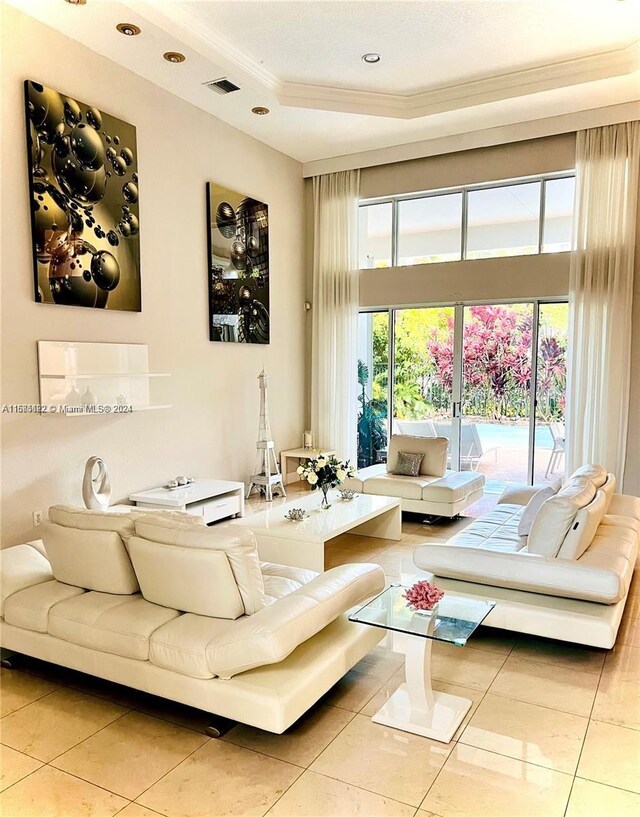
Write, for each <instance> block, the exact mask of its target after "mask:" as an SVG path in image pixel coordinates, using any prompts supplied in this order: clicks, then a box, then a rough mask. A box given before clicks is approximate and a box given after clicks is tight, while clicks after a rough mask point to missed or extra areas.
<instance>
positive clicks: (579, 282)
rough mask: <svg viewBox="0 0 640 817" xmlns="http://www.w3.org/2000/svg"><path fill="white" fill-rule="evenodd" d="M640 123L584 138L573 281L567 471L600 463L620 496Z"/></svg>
mask: <svg viewBox="0 0 640 817" xmlns="http://www.w3.org/2000/svg"><path fill="white" fill-rule="evenodd" d="M639 163H640V122H624V123H622V124H619V125H609V126H607V127H602V128H592V129H590V130H585V131H580V132H579V133H578V135H577V144H576V208H575V217H574V219H575V220H574V252H573V254H572V258H571V267H570V279H569V316H570V317H569V359H568V383H567V469H568V472H569V473H571V472H572V471H573V470H574V469H575V468H577V467H579V466H580V465H584V464H586V463H599V464H601V465H603V466H604V467H605V468H607V469H608V470H609V471H612V472H613V473H614V474H615V475H616V477H617V479H618V485H619V490H620V489H621V484H622V480H623V476H624V467H625V459H626V445H627V427H628V416H629V383H630V378H631V309H632V299H633V268H634V253H635V238H636V211H637V200H638V166H639Z"/></svg>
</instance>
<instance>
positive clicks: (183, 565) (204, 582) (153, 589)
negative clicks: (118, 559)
mask: <svg viewBox="0 0 640 817" xmlns="http://www.w3.org/2000/svg"><path fill="white" fill-rule="evenodd" d="M129 549H130V551H131V559H132V561H133V564H134V566H135V569H136V574H137V576H138V579H139V581H140V588H141V590H142V595H143V596H144V597H145V599H147V600H148V601H151V602H154V603H155V604H162V605H164V606H165V607H173V608H175V609H176V610H180V611H182V612H185V613H196V614H198V615H203V616H213V617H215V618H229V619H235V618H238V617H239V616H242V615H244V605H243V603H242V597H241V595H240V591H239V590H238V586H237V584H236V580H235V578H234V575H233V571H232V570H231V565H230V564H229V559H228V558H227V554H226V553H225V551H224V550H211V549H207V548H195V547H179V546H177V545H164V544H160V543H159V542H152V541H149V540H148V539H142V538H141V537H139V536H134V537H133V538H132V539H131V541H130V542H129Z"/></svg>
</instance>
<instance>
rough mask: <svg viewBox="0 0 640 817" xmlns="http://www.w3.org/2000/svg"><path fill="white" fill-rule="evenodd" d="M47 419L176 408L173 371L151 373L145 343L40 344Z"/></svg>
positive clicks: (43, 397)
mask: <svg viewBox="0 0 640 817" xmlns="http://www.w3.org/2000/svg"><path fill="white" fill-rule="evenodd" d="M38 371H39V380H40V403H41V405H42V406H45V407H47V408H48V410H47V411H46V412H44V413H46V414H63V415H66V416H70V417H77V416H83V415H86V414H106V415H108V414H128V413H129V412H131V411H151V410H153V409H163V408H171V404H170V402H169V401H168V386H167V383H168V380H167V379H168V378H169V377H171V375H170V374H169V373H168V372H150V371H149V347H148V346H147V345H146V344H145V343H76V342H70V341H49V340H41V341H38Z"/></svg>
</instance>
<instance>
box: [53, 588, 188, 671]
mask: <svg viewBox="0 0 640 817" xmlns="http://www.w3.org/2000/svg"><path fill="white" fill-rule="evenodd" d="M178 615H179V613H178V612H177V611H176V610H169V609H168V608H166V607H160V606H159V605H157V604H151V603H150V602H148V601H145V600H144V599H143V598H142V596H141V595H140V594H139V593H136V594H134V595H130V596H122V595H114V594H111V593H95V592H91V593H83V594H82V595H81V596H76V597H75V598H72V599H67V600H66V601H61V602H60V603H59V604H56V605H55V606H54V607H52V608H51V610H50V612H49V634H50V635H53V636H55V637H56V638H61V639H62V640H63V641H69V642H71V643H72V644H78V645H80V646H81V647H88V648H89V649H93V650H99V651H100V652H108V653H112V654H113V655H122V656H123V657H125V658H136V659H138V660H139V661H147V660H148V658H149V638H150V637H151V635H152V633H154V632H155V631H156V630H157V629H158V627H162V625H163V624H166V623H167V622H168V621H171V619H174V618H177V616H178Z"/></svg>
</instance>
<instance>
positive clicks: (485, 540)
mask: <svg viewBox="0 0 640 817" xmlns="http://www.w3.org/2000/svg"><path fill="white" fill-rule="evenodd" d="M522 512H523V508H522V505H508V504H503V505H496V507H495V508H494V509H493V510H492V511H490V512H489V513H487V514H485V515H484V516H482V517H480V519H476V520H475V521H473V522H472V523H471V524H470V525H467V527H466V528H463V529H462V530H461V531H460V533H457V534H456V535H455V536H454V537H453V538H452V539H451V543H452V544H453V545H459V546H462V547H465V548H480V549H484V550H495V551H498V552H501V553H518V552H519V551H521V550H523V549H524V548H526V544H527V540H526V538H525V537H524V536H520V535H519V533H518V525H519V522H520V517H521V515H522ZM416 564H417V562H416Z"/></svg>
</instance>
